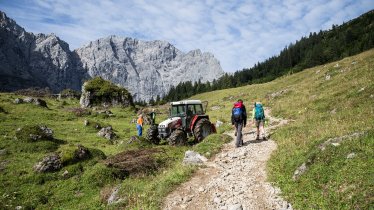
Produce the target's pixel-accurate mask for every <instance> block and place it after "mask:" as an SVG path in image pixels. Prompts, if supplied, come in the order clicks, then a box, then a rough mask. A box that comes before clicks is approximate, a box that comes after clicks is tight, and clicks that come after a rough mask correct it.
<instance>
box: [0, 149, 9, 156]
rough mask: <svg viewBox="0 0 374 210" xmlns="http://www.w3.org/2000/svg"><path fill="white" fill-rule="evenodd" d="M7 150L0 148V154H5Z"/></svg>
mask: <svg viewBox="0 0 374 210" xmlns="http://www.w3.org/2000/svg"><path fill="white" fill-rule="evenodd" d="M6 154H8V151H7V150H6V149H0V155H6Z"/></svg>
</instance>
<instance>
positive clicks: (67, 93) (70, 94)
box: [60, 89, 81, 99]
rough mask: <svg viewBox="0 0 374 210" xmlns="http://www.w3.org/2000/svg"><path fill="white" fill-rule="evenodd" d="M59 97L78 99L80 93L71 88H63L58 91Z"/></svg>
mask: <svg viewBox="0 0 374 210" xmlns="http://www.w3.org/2000/svg"><path fill="white" fill-rule="evenodd" d="M60 96H61V98H76V99H79V97H80V96H81V93H80V92H79V91H76V90H72V89H64V90H62V91H61V92H60Z"/></svg>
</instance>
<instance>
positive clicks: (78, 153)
mask: <svg viewBox="0 0 374 210" xmlns="http://www.w3.org/2000/svg"><path fill="white" fill-rule="evenodd" d="M74 156H75V158H77V159H79V160H84V159H87V158H89V157H91V153H90V150H88V149H87V148H86V147H84V146H82V145H80V144H78V148H77V149H76V150H75V155H74Z"/></svg>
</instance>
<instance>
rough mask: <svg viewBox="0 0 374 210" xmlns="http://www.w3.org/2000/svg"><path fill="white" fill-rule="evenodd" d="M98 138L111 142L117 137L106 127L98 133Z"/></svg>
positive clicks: (110, 127)
mask: <svg viewBox="0 0 374 210" xmlns="http://www.w3.org/2000/svg"><path fill="white" fill-rule="evenodd" d="M97 135H98V136H101V137H104V138H106V139H108V140H112V139H114V138H116V137H117V135H116V134H115V133H114V131H113V129H112V126H108V127H105V128H102V129H101V130H100V131H99V132H98V133H97Z"/></svg>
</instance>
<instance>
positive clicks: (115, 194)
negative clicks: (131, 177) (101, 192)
mask: <svg viewBox="0 0 374 210" xmlns="http://www.w3.org/2000/svg"><path fill="white" fill-rule="evenodd" d="M120 189H121V185H117V186H116V187H114V188H113V190H112V193H111V194H110V196H109V198H108V200H107V203H108V204H114V203H117V202H118V201H119V200H120V198H119V196H118V192H119V190H120Z"/></svg>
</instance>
